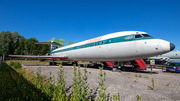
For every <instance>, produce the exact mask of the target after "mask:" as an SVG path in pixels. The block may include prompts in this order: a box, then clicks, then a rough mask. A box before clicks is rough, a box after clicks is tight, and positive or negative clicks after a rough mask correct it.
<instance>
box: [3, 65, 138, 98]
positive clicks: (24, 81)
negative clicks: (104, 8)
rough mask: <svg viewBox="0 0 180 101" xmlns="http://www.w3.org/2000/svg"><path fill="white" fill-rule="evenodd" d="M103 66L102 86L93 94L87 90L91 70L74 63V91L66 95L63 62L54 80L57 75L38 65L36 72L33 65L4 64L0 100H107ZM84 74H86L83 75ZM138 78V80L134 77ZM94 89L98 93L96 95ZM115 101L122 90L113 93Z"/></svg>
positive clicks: (100, 82)
mask: <svg viewBox="0 0 180 101" xmlns="http://www.w3.org/2000/svg"><path fill="white" fill-rule="evenodd" d="M102 70H103V68H102V67H101V68H100V73H99V77H98V78H99V80H100V81H99V87H98V88H96V90H95V88H94V91H93V92H94V93H93V94H92V95H91V94H90V91H88V87H89V84H88V82H87V80H88V75H87V74H88V73H90V72H88V71H87V69H86V68H84V70H83V72H84V73H81V72H82V71H80V66H78V68H77V67H76V66H74V74H72V75H73V76H74V77H73V82H74V83H73V88H72V89H73V92H72V94H71V95H70V96H67V92H66V91H67V89H66V88H68V87H67V86H66V82H65V79H66V77H67V72H64V69H63V68H62V65H61V66H60V67H59V72H58V79H57V82H55V79H54V76H53V75H52V74H51V72H50V77H49V78H46V77H45V76H42V75H41V68H38V71H37V72H36V73H33V71H31V70H30V69H22V68H17V69H15V68H13V66H9V65H7V64H5V67H4V71H2V69H0V89H1V90H0V101H4V100H8V101H11V100H12V101H22V100H24V101H30V100H31V101H51V100H52V101H54V100H56V101H91V100H93V101H106V100H107V99H108V98H107V95H106V89H107V86H106V85H105V81H106V79H105V77H106V73H105V72H103V71H102ZM82 74H83V75H82ZM135 82H136V81H135ZM95 92H97V93H98V95H94V94H95ZM113 99H114V100H115V101H120V94H119V93H118V94H117V95H114V96H113Z"/></svg>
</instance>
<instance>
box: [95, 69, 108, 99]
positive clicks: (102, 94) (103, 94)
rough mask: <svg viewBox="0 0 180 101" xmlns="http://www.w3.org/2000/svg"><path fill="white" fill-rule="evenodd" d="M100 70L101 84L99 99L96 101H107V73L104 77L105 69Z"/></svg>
mask: <svg viewBox="0 0 180 101" xmlns="http://www.w3.org/2000/svg"><path fill="white" fill-rule="evenodd" d="M99 69H100V73H99V77H100V82H99V91H98V93H99V97H97V99H96V100H98V101H105V100H106V89H107V87H106V86H105V84H104V82H105V75H106V73H105V72H104V75H103V72H102V70H103V67H99ZM103 76H104V79H103Z"/></svg>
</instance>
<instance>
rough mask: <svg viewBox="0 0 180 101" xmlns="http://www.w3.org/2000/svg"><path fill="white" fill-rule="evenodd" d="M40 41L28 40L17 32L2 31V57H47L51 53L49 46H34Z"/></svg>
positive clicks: (0, 47) (0, 50) (0, 53)
mask: <svg viewBox="0 0 180 101" xmlns="http://www.w3.org/2000/svg"><path fill="white" fill-rule="evenodd" d="M35 42H38V40H37V39H36V38H35V37H34V38H29V39H26V38H25V37H24V36H22V35H19V33H18V32H17V31H14V32H13V33H11V32H10V31H2V32H1V33H0V56H2V55H3V54H5V55H9V54H11V55H45V54H46V53H49V46H48V45H43V44H40V45H37V44H34V43H35Z"/></svg>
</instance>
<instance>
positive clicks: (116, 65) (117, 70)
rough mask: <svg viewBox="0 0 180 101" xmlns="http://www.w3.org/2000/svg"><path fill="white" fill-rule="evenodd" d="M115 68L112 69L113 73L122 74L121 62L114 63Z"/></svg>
mask: <svg viewBox="0 0 180 101" xmlns="http://www.w3.org/2000/svg"><path fill="white" fill-rule="evenodd" d="M114 64H115V65H114V66H113V68H112V72H121V63H120V62H119V60H118V62H114Z"/></svg>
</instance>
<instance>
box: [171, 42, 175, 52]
mask: <svg viewBox="0 0 180 101" xmlns="http://www.w3.org/2000/svg"><path fill="white" fill-rule="evenodd" d="M174 48H175V45H174V44H172V43H170V50H171V51H172V50H174Z"/></svg>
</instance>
